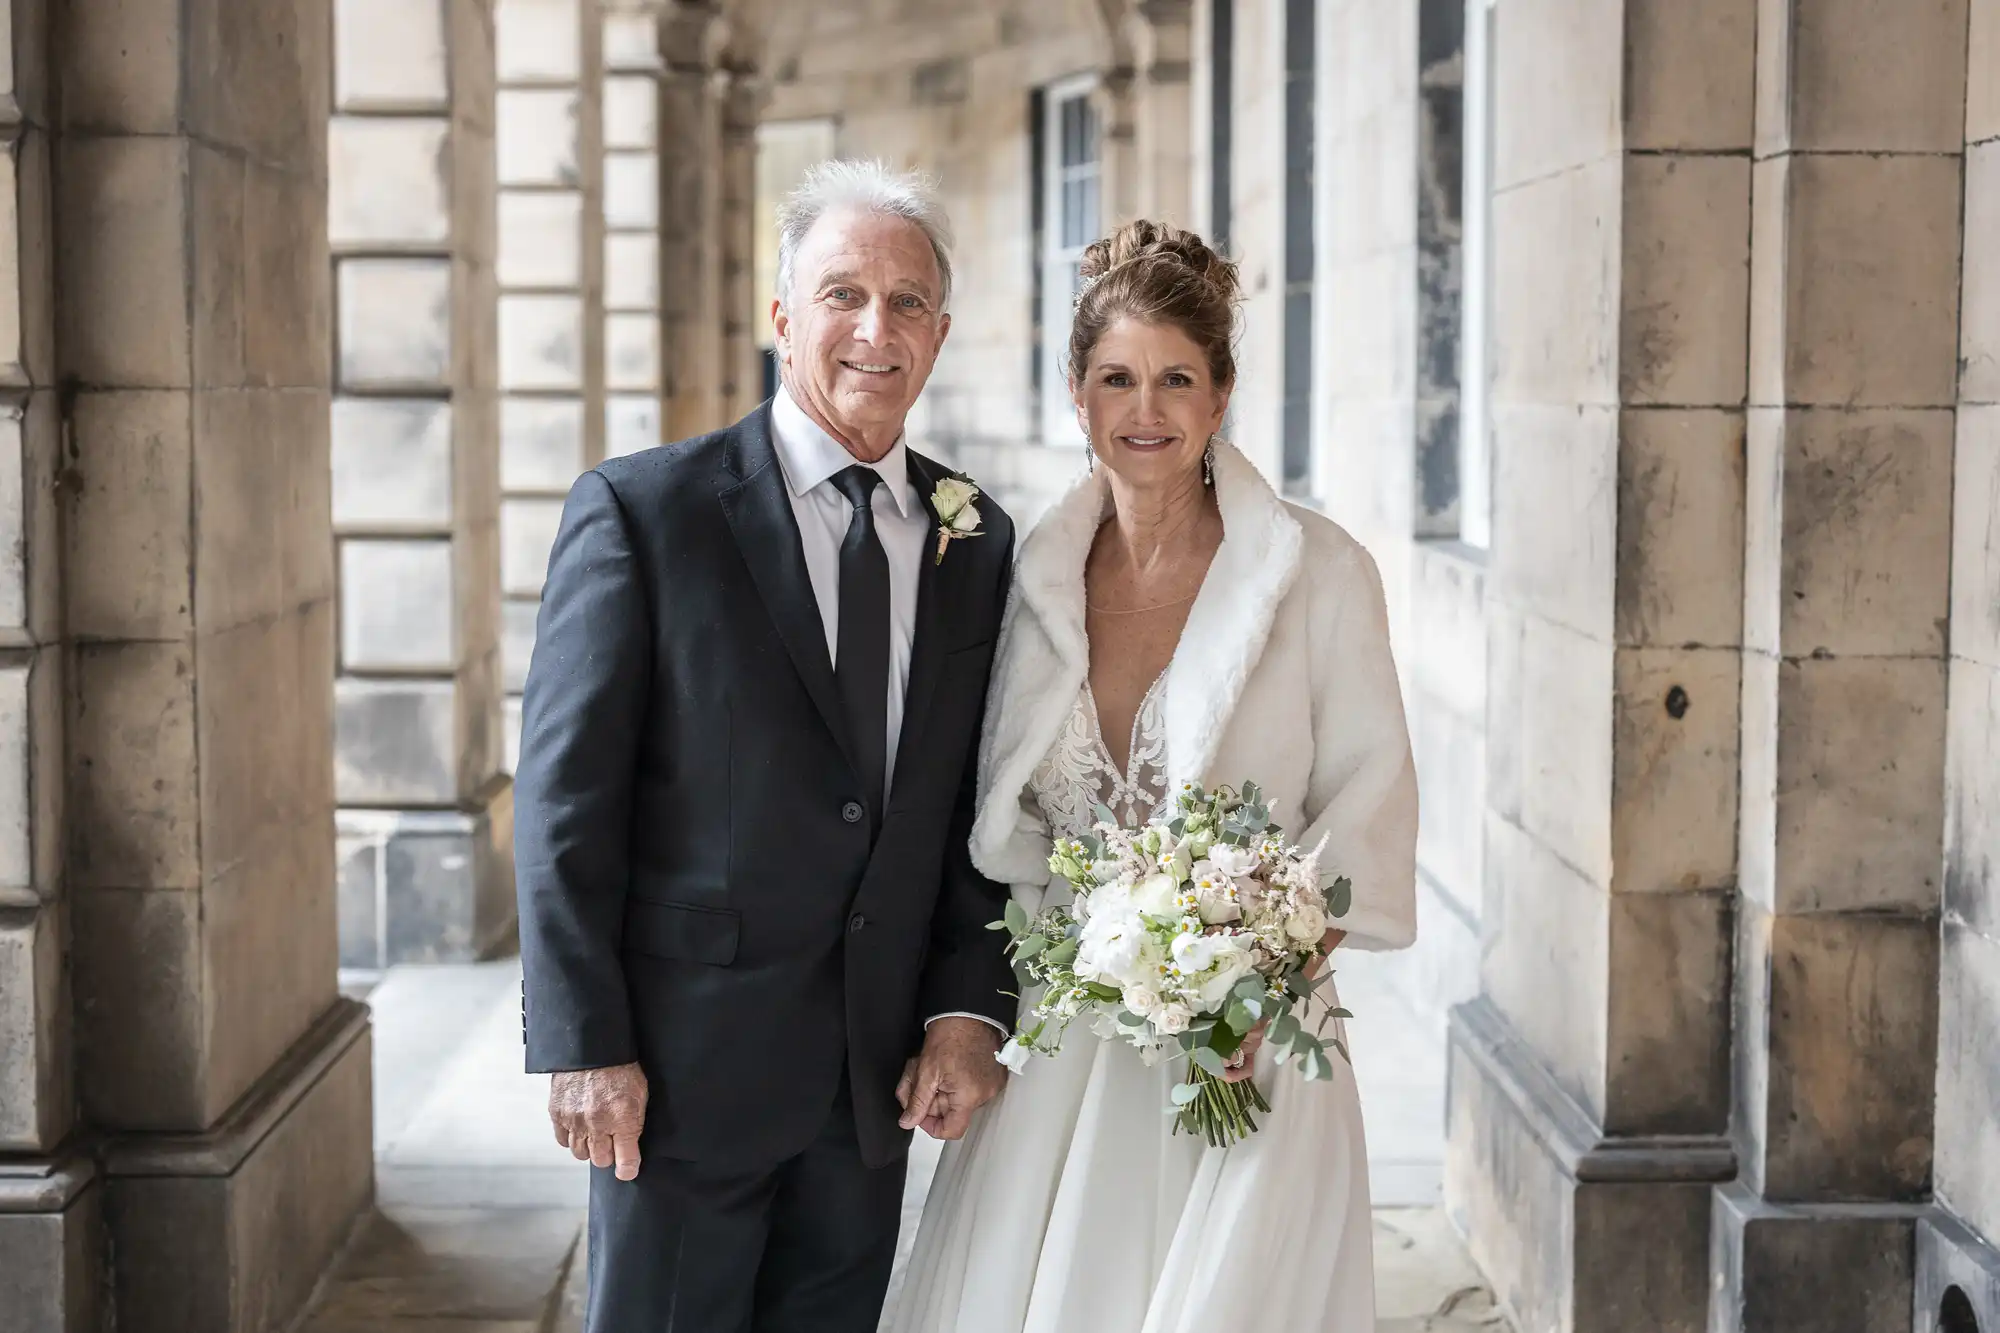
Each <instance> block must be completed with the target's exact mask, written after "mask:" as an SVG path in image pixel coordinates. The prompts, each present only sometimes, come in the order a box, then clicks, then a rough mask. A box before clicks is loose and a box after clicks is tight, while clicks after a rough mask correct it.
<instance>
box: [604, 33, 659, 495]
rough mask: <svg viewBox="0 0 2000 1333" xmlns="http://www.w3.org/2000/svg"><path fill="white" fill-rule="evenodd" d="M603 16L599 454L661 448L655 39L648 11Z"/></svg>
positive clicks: (657, 75) (657, 138)
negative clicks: (602, 384)
mask: <svg viewBox="0 0 2000 1333" xmlns="http://www.w3.org/2000/svg"><path fill="white" fill-rule="evenodd" d="M626 2H627V3H628V4H629V5H630V6H631V7H630V8H629V9H627V10H623V11H620V12H617V13H609V14H606V15H605V16H604V368H605V400H604V452H605V454H606V455H614V454H629V453H632V452H633V451H635V450H638V449H645V448H649V447H651V446H652V445H655V444H658V443H659V442H660V382H661V376H662V375H663V374H664V372H665V365H664V361H663V359H662V357H661V352H660V74H661V69H662V66H661V63H660V42H659V23H658V20H657V18H656V17H655V15H654V13H653V9H652V6H651V5H649V4H643V3H639V0H626Z"/></svg>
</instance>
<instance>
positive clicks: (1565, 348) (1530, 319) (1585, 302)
mask: <svg viewBox="0 0 2000 1333" xmlns="http://www.w3.org/2000/svg"><path fill="white" fill-rule="evenodd" d="M1623 177H1624V164H1623V161H1622V159H1620V158H1618V157H1607V158H1603V159H1600V160H1599V161H1597V162H1595V163H1593V164H1592V165H1590V166H1587V167H1581V168H1578V169H1577V170H1575V171H1566V172H1563V173H1562V174H1560V175H1556V176H1550V177H1546V178H1542V179H1538V180H1535V181H1533V182H1532V183H1529V184H1525V185H1522V186H1520V187H1519V188H1517V189H1513V190H1509V191H1507V192H1506V193H1503V194H1499V195H1496V196H1495V197H1494V199H1493V248H1494V256H1495V259H1494V268H1493V288H1494V292H1493V311H1494V315H1493V317H1494V321H1495V327H1494V343H1493V381H1492V383H1493V394H1494V397H1495V401H1496V403H1497V404H1520V403H1546V404H1558V403H1560V404H1564V405H1566V406H1567V405H1572V404H1579V403H1581V404H1594V405H1596V404H1601V405H1606V406H1608V405H1610V404H1613V403H1616V402H1617V401H1618V349H1619V343H1620V312H1619V306H1618V300H1617V297H1616V293H1617V291H1618V283H1617V280H1616V275H1617V273H1618V271H1619V266H1620V257H1621V249H1622V247H1621V243H1620V241H1619V227H1618V225H1617V219H1618V216H1619V210H1620V201H1621V199H1622V197H1623ZM1495 546H1496V548H1497V547H1498V543H1497V542H1496V543H1495Z"/></svg>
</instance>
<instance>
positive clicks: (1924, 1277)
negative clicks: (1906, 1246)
mask: <svg viewBox="0 0 2000 1333" xmlns="http://www.w3.org/2000/svg"><path fill="white" fill-rule="evenodd" d="M1916 1259H1917V1271H1916V1309H1915V1312H1914V1315H1913V1327H1915V1328H1917V1329H1920V1330H1923V1333H1930V1330H1932V1329H1933V1328H1935V1329H1937V1330H1938V1333H1960V1330H1961V1329H1964V1328H1968V1327H1970V1325H1967V1324H1965V1323H1964V1322H1963V1320H1964V1316H1965V1315H1966V1313H1967V1312H1970V1314H1971V1315H1972V1317H1973V1319H1974V1320H1975V1321H1976V1323H1977V1325H1978V1327H1980V1328H1982V1329H2000V1249H1995V1248H1994V1246H1993V1245H1992V1244H1991V1243H1989V1242H1988V1241H1987V1240H1986V1239H1985V1238H1984V1237H1982V1236H1981V1235H1980V1234H1979V1233H1978V1232H1977V1231H1974V1230H1973V1229H1972V1228H1971V1227H1969V1226H1967V1225H1966V1224H1965V1223H1964V1222H1963V1221H1961V1220H1960V1219H1959V1218H1958V1217H1957V1216H1955V1215H1954V1214H1953V1213H1951V1212H1950V1211H1949V1210H1948V1209H1945V1208H1941V1207H1936V1206H1933V1207H1931V1208H1929V1209H1927V1210H1925V1212H1924V1213H1923V1215H1922V1216H1920V1217H1919V1218H1918V1219H1917V1256H1916ZM1953 1292H1956V1293H1957V1295H1956V1296H1953V1295H1952V1293H1953ZM1948 1314H1951V1315H1956V1316H1957V1317H1958V1320H1959V1322H1958V1323H1952V1322H1948V1321H1947V1319H1946V1316H1947V1315H1948Z"/></svg>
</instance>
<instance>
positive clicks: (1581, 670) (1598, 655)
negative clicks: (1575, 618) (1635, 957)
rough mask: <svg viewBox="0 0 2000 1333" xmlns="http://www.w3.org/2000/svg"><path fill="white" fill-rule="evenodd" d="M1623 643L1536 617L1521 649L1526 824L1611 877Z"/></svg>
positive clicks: (1554, 847) (1602, 878)
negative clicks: (1616, 702) (1618, 676)
mask: <svg viewBox="0 0 2000 1333" xmlns="http://www.w3.org/2000/svg"><path fill="white" fill-rule="evenodd" d="M1616 655H1617V650H1616V649H1614V648H1613V647H1612V646H1611V645H1610V644H1608V643H1603V642H1600V641H1598V640H1596V639H1587V638H1584V637H1583V636H1581V635H1579V634H1575V633H1573V632H1571V631H1570V630H1567V629H1564V628H1563V627H1561V626H1558V625H1551V624H1549V623H1548V622H1546V621H1543V620H1540V619H1538V618H1536V617H1533V616H1530V617H1528V619H1527V621H1526V623H1525V632H1524V634H1523V637H1522V650H1521V673H1522V674H1521V682H1522V688H1521V694H1520V699H1519V704H1520V709H1521V711H1520V712H1519V713H1518V714H1515V715H1514V716H1515V717H1516V718H1517V719H1518V723H1517V725H1518V726H1519V728H1520V731H1519V735H1518V736H1517V737H1516V738H1515V741H1514V744H1515V745H1516V746H1517V747H1518V752H1519V754H1520V758H1521V775H1520V793H1521V826H1522V828H1524V829H1525V830H1527V832H1528V833H1529V834H1530V835H1532V836H1533V837H1535V838H1537V839H1538V840H1539V841H1541V842H1542V843H1543V844H1544V845H1545V846H1546V848H1547V850H1548V852H1549V853H1550V854H1551V855H1553V856H1555V857H1558V858H1560V859H1561V860H1562V861H1563V862H1564V863H1565V864H1566V865H1567V866H1568V867H1569V868H1570V869H1571V870H1572V871H1574V872H1575V873H1576V874H1578V875H1581V876H1583V877H1584V878H1585V879H1587V880H1588V881H1589V882H1590V883H1592V884H1594V885H1597V886H1598V887H1599V888H1603V887H1605V886H1606V885H1608V884H1609V883H1610V882H1611V817H1612V799H1613V796H1614V792H1615V789H1614V786H1613V777H1614V769H1613V755H1612V742H1613V736H1614V722H1615V712H1614V696H1613V690H1614V689H1615V688H1616Z"/></svg>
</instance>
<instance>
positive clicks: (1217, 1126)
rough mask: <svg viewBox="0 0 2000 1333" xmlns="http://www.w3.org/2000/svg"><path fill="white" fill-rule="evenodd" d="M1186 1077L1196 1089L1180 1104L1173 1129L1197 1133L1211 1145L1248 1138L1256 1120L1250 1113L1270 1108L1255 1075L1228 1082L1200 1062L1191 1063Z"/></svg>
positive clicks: (1253, 1132)
mask: <svg viewBox="0 0 2000 1333" xmlns="http://www.w3.org/2000/svg"><path fill="white" fill-rule="evenodd" d="M1187 1081H1188V1082H1189V1083H1190V1084H1192V1085H1194V1087H1196V1088H1198V1089H1199V1090H1200V1091H1199V1092H1198V1093H1197V1094H1196V1095H1195V1098H1194V1100H1192V1101H1190V1102H1189V1103H1188V1104H1187V1105H1186V1106H1184V1107H1182V1108H1181V1113H1180V1115H1179V1116H1178V1117H1177V1120H1178V1123H1177V1124H1176V1125H1175V1126H1174V1132H1175V1133H1177V1134H1178V1133H1179V1132H1180V1131H1181V1130H1186V1131H1187V1132H1188V1133H1190V1134H1200V1135H1201V1136H1202V1137H1204V1138H1206V1139H1207V1140H1208V1143H1209V1146H1210V1147H1212V1148H1225V1147H1228V1146H1229V1145H1230V1144H1232V1143H1240V1142H1241V1141H1242V1140H1244V1139H1247V1138H1249V1137H1250V1136H1251V1135H1252V1134H1255V1133H1256V1132H1257V1121H1256V1119H1255V1117H1254V1116H1253V1115H1252V1114H1251V1113H1252V1112H1253V1111H1254V1112H1258V1113H1261V1114H1268V1113H1269V1112H1270V1110H1271V1104H1270V1103H1269V1102H1267V1101H1265V1100H1264V1094H1263V1092H1261V1091H1260V1090H1259V1089H1258V1087H1257V1080H1255V1079H1252V1078H1246V1079H1244V1080H1243V1081H1242V1082H1240V1083H1229V1082H1226V1081H1224V1080H1223V1079H1219V1078H1217V1077H1216V1076H1215V1075H1213V1074H1211V1073H1209V1072H1208V1071H1207V1070H1206V1069H1203V1068H1202V1067H1201V1066H1200V1065H1192V1066H1191V1067H1190V1068H1189V1069H1188V1077H1187Z"/></svg>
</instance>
